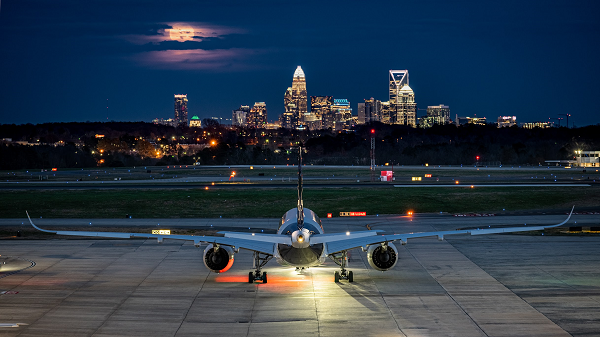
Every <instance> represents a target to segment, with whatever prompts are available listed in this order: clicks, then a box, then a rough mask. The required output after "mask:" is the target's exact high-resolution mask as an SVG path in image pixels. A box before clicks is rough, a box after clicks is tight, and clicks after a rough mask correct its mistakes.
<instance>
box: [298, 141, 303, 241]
mask: <svg viewBox="0 0 600 337" xmlns="http://www.w3.org/2000/svg"><path fill="white" fill-rule="evenodd" d="M297 219H298V229H299V230H301V229H302V228H303V227H304V202H303V201H302V146H300V147H298V215H297Z"/></svg>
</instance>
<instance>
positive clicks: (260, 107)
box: [246, 102, 267, 128]
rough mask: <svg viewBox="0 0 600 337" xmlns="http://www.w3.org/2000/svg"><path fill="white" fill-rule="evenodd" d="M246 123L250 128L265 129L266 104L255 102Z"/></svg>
mask: <svg viewBox="0 0 600 337" xmlns="http://www.w3.org/2000/svg"><path fill="white" fill-rule="evenodd" d="M246 123H247V124H248V126H249V127H251V128H265V126H266V125H267V104H265V102H256V103H254V106H253V107H252V109H250V113H248V115H247V118H246Z"/></svg>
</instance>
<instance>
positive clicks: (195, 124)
mask: <svg viewBox="0 0 600 337" xmlns="http://www.w3.org/2000/svg"><path fill="white" fill-rule="evenodd" d="M201 127H202V121H201V120H200V117H198V116H192V118H191V119H190V128H201Z"/></svg>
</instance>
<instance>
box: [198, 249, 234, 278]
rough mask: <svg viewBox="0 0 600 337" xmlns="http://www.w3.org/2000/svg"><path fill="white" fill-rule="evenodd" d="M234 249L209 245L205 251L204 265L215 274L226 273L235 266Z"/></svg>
mask: <svg viewBox="0 0 600 337" xmlns="http://www.w3.org/2000/svg"><path fill="white" fill-rule="evenodd" d="M233 254H234V252H233V249H231V247H229V246H218V247H215V246H213V244H210V245H208V247H206V249H205V250H204V265H205V266H206V268H208V269H210V271H212V272H215V273H224V272H226V271H228V270H229V268H231V266H232V265H233Z"/></svg>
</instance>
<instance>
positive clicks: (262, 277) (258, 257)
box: [248, 252, 273, 284]
mask: <svg viewBox="0 0 600 337" xmlns="http://www.w3.org/2000/svg"><path fill="white" fill-rule="evenodd" d="M272 258H273V255H267V254H262V253H259V252H254V265H253V266H252V267H253V268H254V269H255V270H254V272H249V273H248V283H254V281H256V280H259V281H262V282H263V284H264V283H267V272H263V273H261V270H260V269H261V268H262V267H264V266H265V265H266V264H267V262H269V261H270V260H271V259H272Z"/></svg>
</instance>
